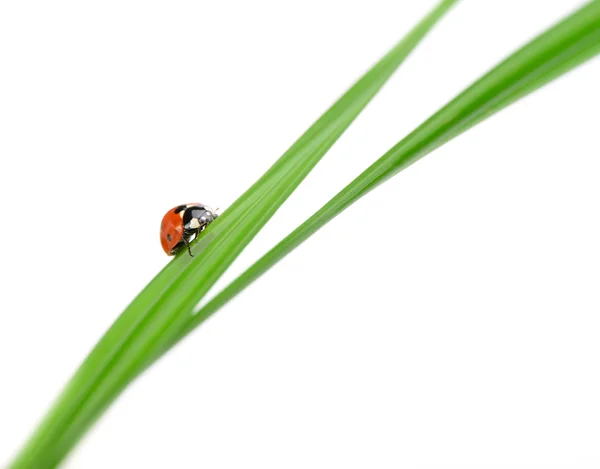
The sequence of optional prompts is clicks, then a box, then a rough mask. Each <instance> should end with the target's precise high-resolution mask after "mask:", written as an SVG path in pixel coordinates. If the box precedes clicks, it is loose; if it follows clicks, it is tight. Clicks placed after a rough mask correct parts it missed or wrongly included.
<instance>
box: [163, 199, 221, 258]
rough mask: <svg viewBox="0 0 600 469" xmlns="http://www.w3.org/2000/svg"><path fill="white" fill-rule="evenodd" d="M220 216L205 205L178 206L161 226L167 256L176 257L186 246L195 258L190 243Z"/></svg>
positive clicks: (167, 215)
mask: <svg viewBox="0 0 600 469" xmlns="http://www.w3.org/2000/svg"><path fill="white" fill-rule="evenodd" d="M217 217H218V215H217V214H216V213H215V210H213V209H212V208H210V207H208V206H206V205H204V204H199V203H195V204H186V205H178V206H177V207H175V208H172V209H171V210H169V211H168V212H167V213H166V214H165V216H164V217H163V219H162V223H161V224H160V244H162V248H163V249H164V250H165V252H166V253H167V255H169V256H174V255H175V254H177V253H178V252H179V251H181V250H182V249H183V248H184V246H187V250H188V253H189V255H190V256H192V257H194V255H193V254H192V250H191V248H190V241H192V240H193V239H196V238H197V237H198V235H199V234H200V233H201V232H202V231H204V229H205V228H206V227H207V226H208V225H209V224H210V223H212V222H213V221H214V220H215V218H217Z"/></svg>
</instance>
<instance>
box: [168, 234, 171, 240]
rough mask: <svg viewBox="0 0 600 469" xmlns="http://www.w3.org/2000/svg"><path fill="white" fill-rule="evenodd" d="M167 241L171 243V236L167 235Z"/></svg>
mask: <svg viewBox="0 0 600 469" xmlns="http://www.w3.org/2000/svg"><path fill="white" fill-rule="evenodd" d="M167 240H168V241H169V242H171V234H170V233H169V234H167Z"/></svg>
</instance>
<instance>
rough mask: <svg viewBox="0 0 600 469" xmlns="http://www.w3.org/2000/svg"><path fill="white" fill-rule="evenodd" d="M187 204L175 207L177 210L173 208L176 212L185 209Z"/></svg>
mask: <svg viewBox="0 0 600 469" xmlns="http://www.w3.org/2000/svg"><path fill="white" fill-rule="evenodd" d="M185 207H186V206H185V205H180V206H179V207H175V210H173V211H174V212H175V213H179V212H181V211H182V210H185Z"/></svg>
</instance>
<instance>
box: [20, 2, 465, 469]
mask: <svg viewBox="0 0 600 469" xmlns="http://www.w3.org/2000/svg"><path fill="white" fill-rule="evenodd" d="M456 1H457V0H443V1H441V2H440V3H439V4H438V6H437V7H436V8H435V9H434V10H432V11H431V13H429V14H428V15H427V16H426V17H425V18H424V19H423V20H422V21H421V22H420V23H419V24H418V25H417V26H416V27H415V28H414V29H413V30H412V31H410V33H409V34H408V35H407V36H406V37H405V38H404V39H403V40H402V41H401V42H399V43H398V44H397V45H396V46H395V47H393V48H392V49H391V50H390V52H388V54H387V55H385V56H384V57H383V58H382V59H381V60H380V61H379V62H378V63H377V64H375V65H374V66H373V67H372V68H371V69H370V70H369V71H368V72H367V73H366V74H365V75H364V76H363V77H362V78H361V79H360V80H358V81H357V82H356V84H355V85H353V86H352V87H351V88H350V89H349V90H348V91H347V92H346V93H345V94H344V95H343V96H342V97H341V98H340V99H339V100H338V101H337V102H336V103H335V104H334V105H333V106H332V107H331V108H330V109H329V110H328V111H327V112H326V113H325V114H323V116H321V117H320V118H319V120H317V121H316V122H315V124H313V125H312V126H311V127H310V128H309V129H308V130H307V131H306V132H305V133H304V134H303V135H302V136H301V137H300V138H299V139H298V140H297V141H296V142H295V143H294V144H293V145H292V146H291V147H290V149H289V150H288V151H287V152H286V153H285V154H284V155H283V156H282V157H281V158H280V159H279V160H278V161H277V162H276V163H275V164H274V165H273V166H272V167H271V168H270V169H269V170H268V171H267V172H266V173H265V174H264V175H263V176H262V177H261V178H260V179H259V180H258V181H257V182H256V183H255V184H254V185H253V186H252V187H251V188H250V189H248V190H247V191H246V192H245V193H244V194H243V195H242V196H241V197H240V198H239V199H238V200H237V201H236V202H234V203H233V204H232V206H231V207H230V208H229V209H228V210H227V211H226V212H225V213H223V215H221V216H220V217H219V218H218V219H217V220H216V221H215V222H214V223H213V224H211V225H210V226H209V227H208V229H207V230H206V231H205V233H204V234H203V235H202V236H201V237H200V239H199V241H198V242H197V243H196V244H195V246H194V247H193V249H194V251H195V253H196V256H195V257H194V258H189V257H188V256H187V254H185V253H182V255H179V256H177V257H176V258H175V259H174V260H173V261H172V262H170V263H169V264H168V265H167V266H166V267H165V268H164V269H163V270H162V272H160V274H159V275H157V276H156V277H155V278H154V279H153V280H152V281H151V282H150V283H149V284H148V286H147V287H146V288H145V289H144V290H143V291H142V292H141V293H140V294H139V295H138V297H137V298H136V299H135V300H134V301H133V302H132V303H131V304H130V305H129V306H128V308H127V309H126V310H125V311H124V312H123V313H122V314H121V316H120V317H119V318H118V319H117V320H116V321H115V323H114V324H113V325H112V326H111V328H110V329H109V330H108V331H107V332H106V333H105V335H104V336H103V337H102V338H101V339H100V341H99V342H98V344H97V345H96V347H95V348H94V349H93V350H92V351H91V353H90V354H89V355H88V357H87V358H86V360H85V361H84V362H83V363H82V365H81V366H80V367H79V369H78V370H77V372H76V373H75V375H74V376H73V378H72V379H71V380H70V382H69V383H68V384H67V386H66V387H65V389H64V390H63V392H62V393H61V395H60V396H59V397H58V399H57V401H56V402H55V404H54V406H53V407H52V408H51V409H50V411H49V412H48V414H47V415H46V417H45V418H44V420H43V421H42V422H41V423H40V425H39V426H38V428H37V430H36V431H35V433H34V434H33V435H32V436H31V438H30V439H29V441H28V442H27V443H26V445H25V446H24V447H23V449H22V450H21V451H20V453H19V454H18V455H17V457H16V459H15V460H14V461H13V463H12V465H11V468H31V467H36V468H39V469H45V468H51V467H55V466H56V465H57V464H58V463H59V462H60V461H61V460H62V459H63V458H64V456H65V455H66V454H67V453H68V451H69V450H70V449H71V448H72V447H73V446H74V445H75V443H76V442H77V441H78V440H79V439H80V438H81V437H82V435H83V434H84V433H85V432H86V430H87V429H88V428H89V427H90V426H91V425H92V423H93V422H94V421H95V420H96V419H97V418H98V417H99V415H100V414H101V413H102V411H103V410H104V409H105V408H106V407H108V405H110V403H111V402H112V401H113V400H114V399H115V398H116V397H117V396H118V395H119V393H120V392H121V391H122V390H123V389H124V388H125V386H126V385H127V384H128V383H129V382H130V381H131V380H132V379H133V378H134V377H135V376H136V375H137V374H139V372H140V370H141V369H143V367H144V365H145V364H146V363H147V362H148V359H149V357H152V356H155V355H156V350H162V349H164V347H165V344H168V343H172V342H173V340H174V336H173V334H176V333H178V332H179V331H180V330H181V329H182V327H183V326H184V325H185V323H186V322H187V317H188V312H189V311H190V310H192V309H193V308H194V307H195V306H196V305H197V304H198V302H199V301H200V300H201V298H202V297H203V296H204V295H205V293H206V292H207V291H208V289H209V288H210V287H211V286H212V285H213V284H214V283H215V282H216V281H217V279H218V278H219V277H220V276H221V275H222V274H223V272H224V271H225V270H226V269H227V267H228V266H229V265H230V264H231V262H233V260H234V259H235V258H236V257H237V256H238V254H239V253H240V252H241V251H242V249H244V247H245V246H246V245H247V244H248V243H249V242H250V241H251V240H252V238H253V237H254V236H255V235H256V233H257V232H258V231H259V230H260V229H261V228H262V227H263V226H264V224H265V223H266V222H267V221H268V220H269V218H271V216H272V215H273V214H274V213H275V211H276V210H277V209H278V208H279V207H280V206H281V204H282V203H283V202H284V201H285V200H286V199H287V198H288V197H289V195H290V194H291V193H292V192H293V191H294V189H295V188H296V187H297V186H298V185H299V184H300V183H301V182H302V180H303V179H304V178H305V177H306V175H307V174H308V173H309V172H310V171H311V170H312V169H313V168H314V166H315V165H316V164H317V163H318V162H319V160H320V159H321V158H322V157H323V156H324V155H325V153H326V152H327V150H329V148H330V147H331V146H332V145H333V144H334V143H335V141H336V140H337V139H338V138H339V137H340V136H341V134H342V133H343V132H344V131H345V130H346V129H347V127H348V126H349V125H350V124H351V123H352V121H353V120H354V119H355V118H356V117H357V116H358V114H359V113H360V112H361V111H362V110H363V109H364V107H365V106H366V105H367V104H368V102H369V101H370V100H371V99H372V98H373V96H375V94H376V93H377V92H378V91H379V90H380V89H381V87H382V86H383V85H384V83H385V82H386V81H387V80H388V79H389V78H390V76H391V75H392V74H393V72H394V71H395V70H396V68H397V67H398V66H399V65H400V64H401V63H402V62H403V61H404V59H405V58H406V56H407V55H408V54H409V53H410V52H411V51H412V50H413V49H414V47H415V46H416V45H417V44H418V43H419V41H420V40H421V39H422V38H423V37H424V36H425V34H426V33H427V32H428V31H429V30H430V29H431V28H432V27H433V26H434V25H435V24H436V22H437V21H438V20H439V19H440V18H441V17H442V16H443V15H444V14H445V13H446V12H447V11H448V10H449V9H450V7H451V6H452V5H453V4H454V3H456ZM199 286H200V287H199Z"/></svg>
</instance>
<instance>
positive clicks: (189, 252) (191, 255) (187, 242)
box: [183, 236, 194, 257]
mask: <svg viewBox="0 0 600 469" xmlns="http://www.w3.org/2000/svg"><path fill="white" fill-rule="evenodd" d="M183 242H184V243H185V245H186V246H187V250H188V254H189V255H190V257H194V255H193V254H192V249H191V248H190V242H189V241H188V239H187V238H186V237H185V236H184V237H183Z"/></svg>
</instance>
